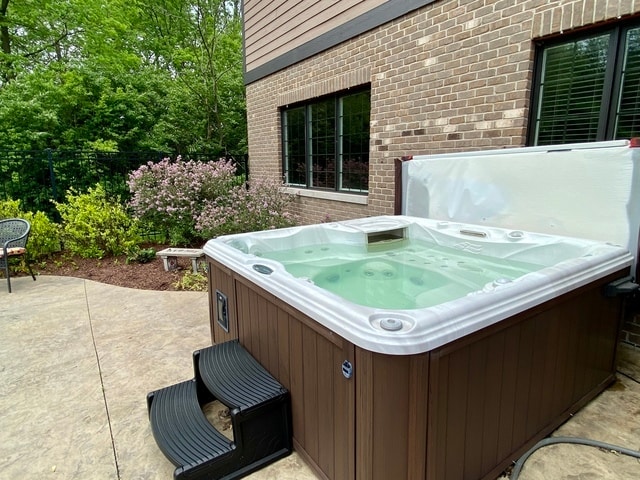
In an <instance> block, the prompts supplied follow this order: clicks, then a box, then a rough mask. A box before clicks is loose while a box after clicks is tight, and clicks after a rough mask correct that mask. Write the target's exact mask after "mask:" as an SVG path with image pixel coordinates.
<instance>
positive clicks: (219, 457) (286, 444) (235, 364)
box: [147, 340, 292, 480]
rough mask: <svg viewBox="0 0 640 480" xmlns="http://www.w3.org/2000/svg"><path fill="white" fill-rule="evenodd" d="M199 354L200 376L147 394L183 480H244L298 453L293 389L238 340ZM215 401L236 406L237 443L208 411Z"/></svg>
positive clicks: (164, 446)
mask: <svg viewBox="0 0 640 480" xmlns="http://www.w3.org/2000/svg"><path fill="white" fill-rule="evenodd" d="M193 359H194V370H195V378H194V379H193V380H189V381H186V382H182V383H178V384H176V385H172V386H170V387H166V388H163V389H161V390H157V391H155V392H151V393H149V394H148V395H147V406H148V409H149V420H150V422H151V429H152V431H153V436H154V437H155V439H156V442H157V444H158V446H159V447H160V450H162V452H163V453H164V454H165V456H166V457H167V458H168V459H169V460H170V461H171V462H172V463H173V464H174V465H176V467H177V468H176V470H175V472H174V478H175V479H197V480H205V479H207V480H216V479H220V480H232V479H237V478H241V477H243V476H245V475H247V474H249V473H251V472H253V471H255V470H257V469H259V468H261V467H263V466H265V465H267V464H269V463H271V462H273V461H275V460H277V459H279V458H282V457H284V456H286V455H288V454H289V453H291V450H292V439H291V400H290V396H289V392H288V390H287V389H286V388H284V387H283V386H282V385H280V383H278V381H277V380H276V379H275V378H273V377H272V376H271V375H270V374H269V373H268V372H267V371H266V370H265V369H264V368H263V367H262V366H261V365H260V363H258V361H257V360H256V359H255V358H253V357H252V356H251V354H250V353H249V352H247V350H245V349H244V348H243V347H242V346H241V345H240V344H239V343H238V341H237V340H236V341H231V342H226V343H222V344H218V345H214V346H212V347H208V348H204V349H201V350H197V351H196V352H194V353H193ZM213 400H219V401H220V402H221V403H223V404H224V405H225V406H226V407H228V408H229V412H230V417H231V425H232V427H233V437H234V440H233V442H231V441H229V440H228V439H227V438H226V437H225V436H224V435H222V434H221V433H220V432H218V431H217V430H216V429H215V428H214V427H213V426H212V425H211V424H210V423H209V421H208V420H207V418H206V417H205V415H204V413H203V411H202V407H203V405H205V404H206V403H209V402H211V401H213Z"/></svg>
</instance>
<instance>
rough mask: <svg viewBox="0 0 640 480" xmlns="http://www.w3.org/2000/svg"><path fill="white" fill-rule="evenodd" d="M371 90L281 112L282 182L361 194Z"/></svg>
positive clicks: (364, 188) (365, 172)
mask: <svg viewBox="0 0 640 480" xmlns="http://www.w3.org/2000/svg"><path fill="white" fill-rule="evenodd" d="M370 96H371V92H370V90H366V91H360V92H357V93H350V94H349V95H336V96H333V97H329V98H325V99H323V100H319V101H315V102H312V103H308V104H306V105H302V106H298V107H293V108H286V109H283V111H282V145H283V156H284V158H283V169H284V174H285V182H286V183H287V184H289V185H294V186H304V187H307V188H318V189H330V190H337V191H345V192H354V193H366V192H367V191H368V183H369V143H370V142H369V130H370V127H369V125H370V120H369V119H370V114H371V100H370Z"/></svg>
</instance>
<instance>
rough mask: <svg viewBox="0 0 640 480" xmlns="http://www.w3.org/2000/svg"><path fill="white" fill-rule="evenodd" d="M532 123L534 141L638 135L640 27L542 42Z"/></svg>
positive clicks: (596, 138)
mask: <svg viewBox="0 0 640 480" xmlns="http://www.w3.org/2000/svg"><path fill="white" fill-rule="evenodd" d="M531 126H532V128H531V131H530V141H529V143H530V144H532V145H553V144H562V143H578V142H594V141H599V140H611V139H622V138H632V137H638V136H640V27H639V26H626V27H621V26H619V27H616V28H613V29H609V30H608V31H604V32H601V33H599V34H597V35H591V36H588V37H582V38H574V39H572V40H570V41H565V42H562V43H555V44H551V45H544V46H542V47H541V48H540V50H539V52H538V65H537V75H536V82H535V86H534V97H533V108H532V123H531Z"/></svg>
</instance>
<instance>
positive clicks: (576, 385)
mask: <svg viewBox="0 0 640 480" xmlns="http://www.w3.org/2000/svg"><path fill="white" fill-rule="evenodd" d="M204 252H205V254H206V256H207V261H208V264H209V282H210V306H211V329H212V340H213V341H214V342H221V341H225V340H229V339H232V338H240V341H241V343H242V344H243V345H244V346H245V347H246V348H247V349H248V350H249V351H250V352H251V353H252V354H253V355H254V356H255V357H256V358H257V359H258V360H259V361H260V362H261V363H262V364H263V365H264V366H265V367H266V368H267V369H268V370H269V371H270V372H271V373H272V374H273V375H274V376H276V378H278V380H279V381H280V382H281V383H283V384H284V385H285V386H286V387H287V388H288V389H289V390H290V391H291V395H292V408H293V434H294V444H295V446H296V449H297V450H298V451H299V452H300V453H301V454H302V455H303V456H304V457H305V458H306V459H307V460H308V461H309V463H310V464H311V465H312V466H313V467H314V468H316V469H317V470H318V471H319V472H321V473H322V475H324V476H325V477H326V478H330V479H343V478H344V479H354V478H357V479H362V480H365V479H366V480H369V479H385V480H386V479H389V478H394V479H403V478H421V479H425V478H438V479H440V478H473V479H475V478H492V477H493V478H495V477H496V476H497V475H498V474H499V473H500V471H501V470H502V469H503V468H505V467H506V466H507V465H508V464H509V463H510V462H511V461H512V460H514V459H516V458H517V455H519V454H520V453H521V452H522V451H524V449H525V448H526V447H527V446H528V445H530V444H531V443H532V442H533V441H535V440H537V439H539V438H540V437H542V436H544V435H545V434H547V433H549V432H550V431H551V430H552V429H553V428H555V427H557V426H558V425H559V424H560V423H561V422H562V421H564V420H565V419H566V418H567V417H568V415H570V414H571V413H572V412H574V411H575V410H576V409H577V408H579V407H580V406H582V405H583V404H584V403H585V402H587V401H588V400H589V399H591V398H593V397H594V396H595V395H596V394H597V393H599V392H600V391H601V390H602V389H603V388H604V387H605V386H606V385H607V384H608V383H610V382H611V381H612V380H613V375H614V372H615V369H614V361H615V352H616V343H617V342H616V340H617V335H618V324H619V319H620V305H619V301H618V300H617V299H613V298H607V297H605V296H604V295H603V294H602V291H603V288H604V286H605V285H606V284H608V283H609V282H611V281H613V280H616V279H619V278H621V277H623V276H625V275H628V273H629V267H630V265H631V264H632V262H633V258H632V256H631V255H630V254H629V253H628V251H627V250H626V248H623V247H620V246H616V245H612V244H608V243H605V242H598V241H592V240H584V239H577V238H570V237H563V236H553V235H546V234H540V233H531V232H526V231H521V230H512V229H503V228H496V227H489V226H478V225H473V224H464V223H459V222H449V221H438V220H429V219H424V218H416V217H408V216H393V217H391V216H382V217H373V218H366V219H359V220H352V221H346V222H339V223H328V224H322V225H312V226H303V227H295V228H288V229H282V230H272V231H264V232H256V233H250V234H242V235H231V236H224V237H220V238H217V239H214V240H210V241H209V242H207V244H206V245H205V247H204Z"/></svg>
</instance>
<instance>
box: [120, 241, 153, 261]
mask: <svg viewBox="0 0 640 480" xmlns="http://www.w3.org/2000/svg"><path fill="white" fill-rule="evenodd" d="M155 258H156V251H155V250H154V249H153V248H140V247H139V246H138V245H135V246H133V247H132V248H130V249H129V251H128V252H127V264H129V263H133V262H137V263H149V262H150V261H151V260H153V259H155Z"/></svg>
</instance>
